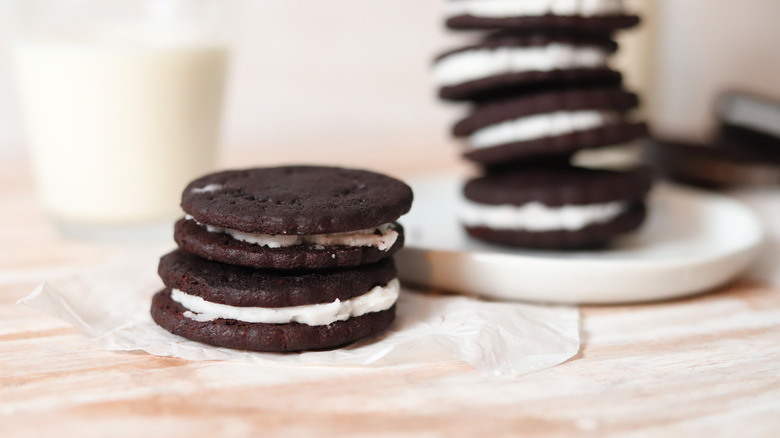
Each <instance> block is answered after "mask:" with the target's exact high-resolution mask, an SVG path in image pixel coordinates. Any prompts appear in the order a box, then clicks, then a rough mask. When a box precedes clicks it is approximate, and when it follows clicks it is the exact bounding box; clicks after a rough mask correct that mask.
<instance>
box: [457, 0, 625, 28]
mask: <svg viewBox="0 0 780 438" xmlns="http://www.w3.org/2000/svg"><path fill="white" fill-rule="evenodd" d="M445 13H446V15H447V21H446V23H447V26H448V27H449V28H450V29H510V30H515V31H528V30H556V29H570V30H577V31H580V32H590V33H601V34H606V33H610V32H613V31H615V30H617V29H626V28H630V27H633V26H636V25H637V24H638V23H639V17H637V16H635V15H629V14H627V13H626V11H625V8H624V5H623V0H589V1H577V0H532V1H517V0H449V1H447V6H446V12H445Z"/></svg>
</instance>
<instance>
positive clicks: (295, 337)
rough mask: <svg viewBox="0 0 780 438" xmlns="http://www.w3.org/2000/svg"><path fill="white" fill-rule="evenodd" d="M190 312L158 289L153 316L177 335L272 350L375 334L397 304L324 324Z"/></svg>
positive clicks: (345, 341) (389, 319)
mask: <svg viewBox="0 0 780 438" xmlns="http://www.w3.org/2000/svg"><path fill="white" fill-rule="evenodd" d="M186 311H187V309H185V308H184V307H183V306H182V305H181V304H179V303H177V302H176V301H173V300H172V299H171V290H170V289H165V290H163V291H161V292H158V293H157V294H156V295H155V296H154V298H153V299H152V319H154V321H155V322H156V323H157V324H158V325H160V326H161V327H163V328H164V329H166V330H168V331H169V332H171V333H173V334H176V335H179V336H182V337H184V338H187V339H191V340H193V341H198V342H203V343H205V344H210V345H216V346H220V347H228V348H236V349H241V350H253V351H268V352H290V351H301V350H320V349H327V348H335V347H338V346H341V345H345V344H348V343H350V342H354V341H356V340H359V339H363V338H368V337H371V336H374V335H376V334H377V333H379V332H381V331H383V330H385V329H386V328H387V327H388V326H390V324H391V323H392V322H393V319H395V306H393V307H391V308H390V309H388V310H384V311H381V312H374V313H368V314H365V315H362V316H358V317H353V318H349V319H347V320H345V321H337V322H334V323H331V324H328V325H320V326H311V325H306V324H300V323H290V324H263V323H247V322H242V321H235V320H228V319H217V320H213V321H204V322H200V321H195V320H193V319H190V318H188V317H186V316H185V312H186Z"/></svg>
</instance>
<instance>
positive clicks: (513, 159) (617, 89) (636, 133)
mask: <svg viewBox="0 0 780 438" xmlns="http://www.w3.org/2000/svg"><path fill="white" fill-rule="evenodd" d="M446 5H447V22H446V23H447V26H448V27H449V28H450V29H453V30H464V31H465V30H478V31H482V32H479V33H477V38H478V39H477V40H476V41H475V42H474V43H473V44H470V45H468V46H465V47H461V48H458V49H456V50H451V51H448V52H446V53H444V54H442V55H440V56H439V57H438V58H437V59H436V60H435V63H434V66H433V73H434V77H435V80H436V81H437V83H438V85H439V96H440V97H441V98H442V99H444V100H449V101H461V102H468V103H470V104H471V109H470V113H469V115H468V116H467V117H465V118H464V119H462V120H460V121H459V122H457V123H456V124H455V126H454V128H453V134H454V135H455V136H456V137H458V138H462V139H464V143H465V145H464V148H463V156H464V157H465V158H466V159H468V160H471V161H473V162H474V163H476V164H478V165H479V166H480V168H481V169H482V170H483V173H484V175H483V176H481V177H479V178H476V179H474V180H471V181H469V182H468V183H467V184H466V187H465V190H464V195H465V197H466V201H465V205H464V207H463V212H462V218H461V219H462V222H463V224H464V226H465V228H466V230H467V231H468V233H469V234H471V235H472V236H474V237H476V238H479V239H483V240H486V241H490V242H494V243H500V244H505V245H512V246H519V247H529V248H548V249H575V248H587V247H596V246H603V245H604V244H605V243H607V242H609V241H610V240H611V239H612V238H614V237H616V236H619V235H622V234H625V233H627V232H630V231H633V230H635V229H636V228H638V227H639V226H640V225H641V223H642V222H643V220H644V217H645V202H644V199H645V197H646V195H647V192H648V191H649V189H650V186H651V176H650V174H649V173H648V172H647V171H646V170H645V169H634V170H628V171H620V172H617V171H607V170H593V169H582V168H577V167H575V166H573V165H572V164H571V157H572V156H573V155H574V153H576V152H577V151H579V150H582V149H590V148H599V147H604V146H612V145H616V144H620V143H625V142H629V141H632V140H635V139H638V138H641V137H644V136H646V135H647V126H646V125H645V124H644V123H641V122H636V121H633V120H632V119H631V117H630V115H629V113H630V112H631V111H632V110H633V109H635V108H636V107H637V106H638V105H639V100H638V98H637V96H636V95H635V94H634V93H631V92H629V91H626V90H625V89H624V88H623V87H622V77H621V74H620V73H619V72H617V71H614V70H612V69H610V68H609V65H608V64H609V63H608V61H609V58H610V56H611V55H612V54H614V52H615V51H616V50H617V44H616V43H615V41H613V39H612V34H613V33H614V32H615V31H617V30H620V29H625V28H629V27H632V26H635V25H636V24H637V23H638V22H639V18H638V17H637V16H634V15H630V14H627V13H626V12H625V10H624V8H623V2H622V0H589V1H561V0H535V1H526V0H448V1H447V3H446Z"/></svg>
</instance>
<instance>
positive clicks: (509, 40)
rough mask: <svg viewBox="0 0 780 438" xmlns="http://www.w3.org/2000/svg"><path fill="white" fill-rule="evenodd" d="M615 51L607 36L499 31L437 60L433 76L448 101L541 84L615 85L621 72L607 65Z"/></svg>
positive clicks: (442, 95) (486, 96)
mask: <svg viewBox="0 0 780 438" xmlns="http://www.w3.org/2000/svg"><path fill="white" fill-rule="evenodd" d="M616 50H617V43H615V42H614V41H612V39H610V37H609V36H607V35H591V36H588V35H584V34H579V35H576V34H571V33H560V32H558V33H555V32H551V33H529V34H513V33H505V32H500V33H495V34H492V35H489V36H488V37H486V38H485V39H484V40H482V41H481V42H480V43H478V44H475V45H471V46H467V47H463V48H460V49H457V50H453V51H450V52H447V53H445V54H443V55H441V56H439V57H438V58H437V59H436V61H435V63H434V66H433V75H434V78H435V80H436V82H437V84H438V85H439V87H440V88H439V96H440V97H441V98H442V99H446V100H485V99H486V98H488V97H490V96H491V95H498V94H500V93H501V92H502V91H505V90H508V89H514V90H517V89H518V88H522V87H531V86H533V87H537V88H538V87H539V86H540V85H542V84H546V85H554V84H566V85H567V87H572V86H576V85H582V84H601V85H618V84H620V82H621V75H620V73H618V72H616V71H614V70H611V69H610V68H609V67H608V66H607V59H608V58H609V56H610V55H612V54H613V53H614V52H615V51H616Z"/></svg>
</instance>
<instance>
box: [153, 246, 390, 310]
mask: <svg viewBox="0 0 780 438" xmlns="http://www.w3.org/2000/svg"><path fill="white" fill-rule="evenodd" d="M158 273H159V275H160V278H161V279H162V280H163V283H164V284H165V287H167V288H171V289H178V290H181V291H183V292H186V293H188V294H190V295H194V296H197V297H201V298H203V299H204V300H206V301H211V302H218V303H222V304H226V305H230V306H238V307H292V306H302V305H309V304H322V303H330V302H333V301H336V300H340V301H347V300H349V299H351V298H354V297H356V296H359V295H362V294H364V293H366V291H369V290H371V289H372V288H374V287H376V286H383V285H386V284H387V283H388V282H390V280H392V279H394V278H396V277H397V275H398V272H397V271H396V269H395V264H394V263H393V259H392V258H387V259H383V260H381V261H380V262H378V263H373V264H370V265H363V266H359V267H356V268H350V269H320V270H312V271H302V270H286V271H280V270H261V269H253V268H246V267H243V266H232V265H225V264H222V263H217V262H212V261H209V260H206V259H203V258H200V257H196V256H193V255H190V254H188V253H186V252H184V251H181V250H175V251H173V252H171V253H169V254H166V255H165V256H163V257H162V258H161V259H160V264H159V266H158Z"/></svg>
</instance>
